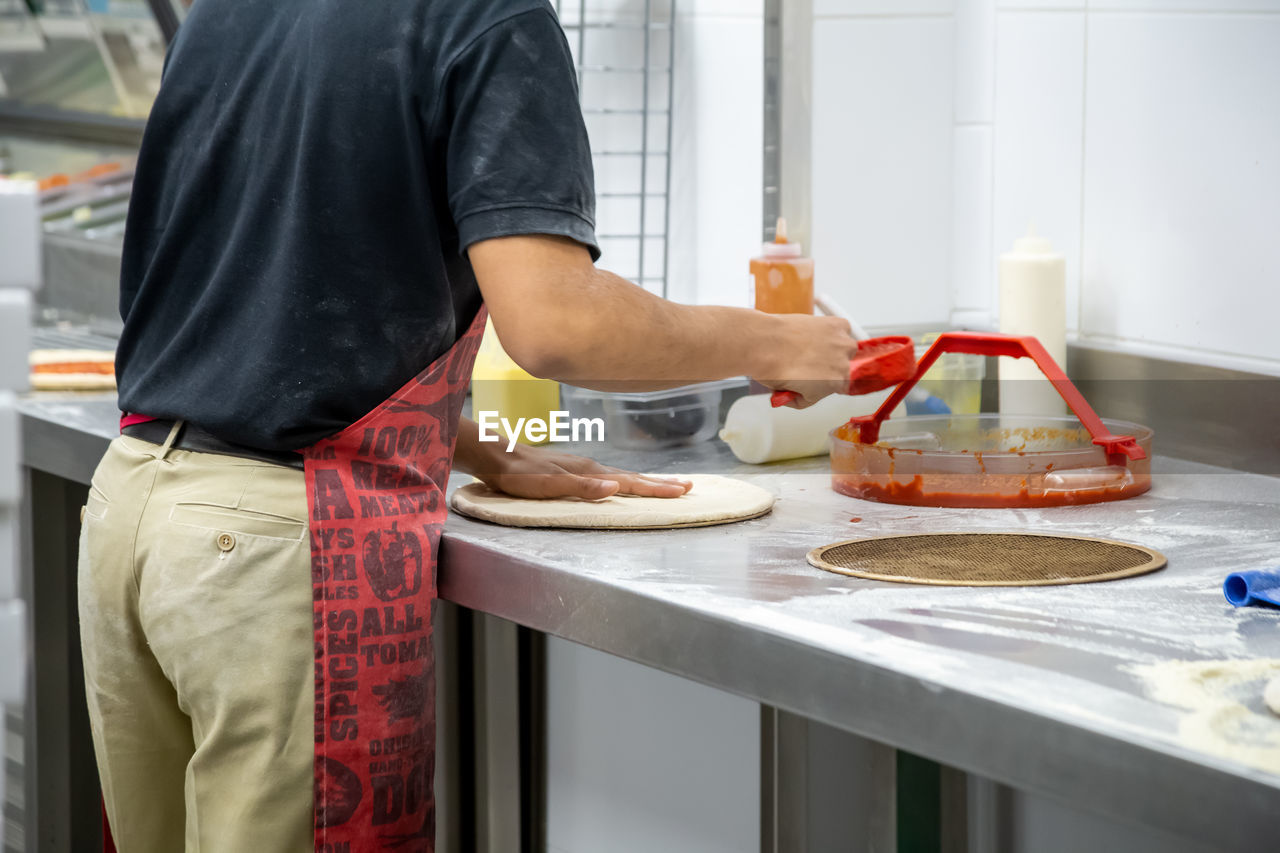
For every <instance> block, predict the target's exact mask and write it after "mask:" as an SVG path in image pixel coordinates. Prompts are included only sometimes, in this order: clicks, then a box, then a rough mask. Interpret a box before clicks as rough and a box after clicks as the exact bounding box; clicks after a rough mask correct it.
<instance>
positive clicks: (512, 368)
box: [471, 323, 560, 444]
mask: <svg viewBox="0 0 1280 853" xmlns="http://www.w3.org/2000/svg"><path fill="white" fill-rule="evenodd" d="M559 408H560V383H559V382H556V381H554V380H552V379H539V378H538V377H536V376H534V375H533V374H531V373H529V372H528V371H527V370H525V369H524V368H522V367H521V366H520V365H518V364H516V363H515V361H514V360H513V359H512V358H511V356H509V355H507V351H506V350H504V349H503V348H502V343H501V342H500V341H499V340H498V335H497V333H496V332H494V330H493V324H492V323H488V324H486V325H485V329H484V337H483V338H482V339H481V341H480V350H479V352H477V353H476V364H475V367H474V368H473V369H472V371H471V417H472V419H473V420H477V421H478V420H480V413H481V412H497V418H499V419H502V418H505V419H506V420H507V421H508V422H509V423H511V424H512V425H515V424H516V423H517V422H518V421H519V419H520V418H525V419H529V418H541V419H542V420H543V421H546V420H548V418H549V417H550V415H551V412H553V411H556V410H558V409H559ZM498 432H499V433H501V434H502V436H503V440H504V441H506V440H507V439H509V438H510V436H509V435H507V431H506V430H505V429H504V428H502V427H501V426H499V427H498ZM517 440H518V441H519V442H520V443H521V444H534V443H539V444H540V443H543V442H531V441H529V440H528V439H527V438H526V436H525V434H524V431H523V430H521V433H520V435H519V436H518V437H517Z"/></svg>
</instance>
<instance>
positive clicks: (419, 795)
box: [80, 0, 856, 853]
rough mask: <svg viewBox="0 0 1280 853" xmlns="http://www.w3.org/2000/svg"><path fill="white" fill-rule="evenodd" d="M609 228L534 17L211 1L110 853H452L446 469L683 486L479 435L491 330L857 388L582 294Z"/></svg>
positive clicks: (133, 537) (107, 607)
mask: <svg viewBox="0 0 1280 853" xmlns="http://www.w3.org/2000/svg"><path fill="white" fill-rule="evenodd" d="M593 208H594V194H593V188H592V176H591V166H590V154H589V149H588V142H587V137H586V132H585V129H584V127H583V123H582V119H581V113H580V111H579V108H578V105H577V93H576V84H575V78H574V69H573V66H572V60H571V57H570V53H569V50H568V47H567V44H566V42H565V39H564V36H563V33H562V32H561V30H560V28H559V26H558V23H557V21H556V19H555V17H554V15H553V13H552V11H551V9H550V7H549V6H548V4H547V3H546V2H545V0H471V2H459V0H405V1H404V2H398V3H382V4H378V3H374V4H368V3H362V4H342V3H317V2H314V0H273V2H270V3H268V2H260V0H259V2H253V0H199V2H198V3H196V4H195V5H194V6H193V8H192V10H191V13H190V15H189V17H188V18H187V20H186V21H185V22H184V23H183V25H182V27H181V29H180V31H179V33H178V36H177V38H176V40H175V42H174V44H173V45H172V47H171V49H170V53H169V56H168V58H167V65H166V71H165V77H164V82H163V85H162V87H161V91H160V95H159V97H158V98H157V100H156V103H155V106H154V108H153V111H152V114H151V117H150V120H149V122H148V125H147V131H146V135H145V138H144V141H143V145H142V149H141V152H140V155H139V162H138V171H137V176H136V178H135V184H134V193H133V199H132V202H131V206H130V213H129V222H128V231H127V233H126V239H125V249H124V262H123V267H122V273H121V312H122V315H123V317H124V320H125V326H124V332H123V334H122V336H121V339H120V346H119V351H118V362H117V363H118V377H119V384H120V405H121V408H122V410H124V411H125V412H126V413H127V414H126V416H125V417H124V419H123V420H122V430H123V433H124V434H123V435H122V437H121V438H119V439H117V440H116V441H115V442H113V444H112V447H111V449H110V451H109V452H108V454H107V456H106V457H105V458H104V460H103V462H102V464H101V465H100V467H99V469H98V472H97V473H96V474H95V477H94V483H93V488H92V489H91V492H90V496H89V501H88V505H87V507H86V515H85V526H84V531H83V533H82V540H81V567H80V596H81V603H80V616H81V630H82V638H83V650H84V657H85V671H86V675H85V678H86V688H87V694H88V701H89V707H90V716H91V720H92V724H93V734H94V739H95V747H96V750H97V757H98V764H99V770H100V775H101V778H102V783H103V791H104V797H105V800H106V805H107V811H108V816H109V819H110V824H111V828H112V831H113V834H114V836H115V840H116V843H117V845H118V847H119V849H120V850H121V851H122V853H135V851H172V850H177V849H181V848H183V847H184V845H185V849H187V850H188V851H197V850H198V851H202V853H210V851H235V852H236V853H242V851H249V850H254V851H258V850H261V851H302V850H306V849H310V848H311V847H312V846H313V844H314V846H315V848H316V849H334V850H339V849H346V850H351V851H361V850H376V849H395V850H430V849H432V845H433V840H432V833H433V827H434V822H433V814H434V813H433V801H432V798H431V792H430V781H431V775H432V769H433V760H434V716H433V714H434V684H433V680H432V662H431V643H430V607H431V600H432V598H433V594H434V568H435V554H436V544H437V542H438V538H439V530H440V527H441V526H442V524H443V520H444V514H445V511H446V510H445V507H444V502H443V488H444V485H445V480H446V478H447V476H448V472H449V470H450V467H451V466H456V467H457V468H458V469H460V470H462V471H466V472H468V473H474V474H476V475H477V476H480V477H481V478H482V479H484V480H486V481H487V482H488V483H490V484H491V485H492V486H494V487H495V488H498V489H501V490H504V491H507V492H509V493H511V494H515V495H521V496H528V497H552V496H561V495H573V496H578V497H582V498H589V499H595V498H603V497H606V496H608V495H610V494H613V493H616V492H618V491H623V492H628V493H634V494H642V495H655V496H660V497H675V496H678V495H680V494H683V493H684V492H685V491H686V490H687V489H688V484H687V483H684V482H681V481H679V480H673V479H667V478H651V477H644V476H641V475H637V474H634V473H630V472H625V471H618V470H614V469H609V468H605V467H602V466H600V465H597V464H596V463H594V462H592V461H590V460H587V459H583V458H580V457H574V456H567V455H564V454H557V453H550V452H545V451H537V450H531V449H528V448H520V449H518V450H517V451H515V452H513V453H510V454H508V453H506V452H504V451H503V449H502V446H501V445H500V444H493V443H481V442H479V441H478V435H477V427H476V425H475V424H474V423H472V422H470V421H468V420H465V419H460V418H459V410H460V406H461V399H462V394H463V392H464V391H465V387H466V383H467V379H468V377H469V374H470V365H471V359H472V357H473V356H474V352H475V346H476V344H477V341H478V333H479V328H480V326H481V325H482V323H483V319H484V311H485V307H487V311H488V312H489V315H490V316H491V318H492V322H493V323H494V325H495V328H496V330H497V332H498V334H499V336H500V337H501V339H502V341H503V343H504V345H505V346H506V348H507V350H508V352H509V353H510V354H511V356H512V357H513V358H514V359H515V360H516V361H517V362H518V363H520V364H521V365H522V366H524V367H525V368H526V369H528V370H529V371H530V372H532V373H534V374H536V375H538V376H545V377H551V378H555V379H560V380H565V381H568V382H571V383H575V384H579V385H584V386H588V387H591V386H596V387H602V386H604V385H606V384H607V383H609V382H613V381H618V380H627V381H630V382H631V383H632V385H633V387H634V386H643V387H648V388H661V387H671V386H674V385H678V384H681V383H682V382H685V381H691V380H698V379H715V378H722V377H726V376H734V375H740V374H743V373H746V374H749V375H751V376H754V377H757V378H759V379H761V381H764V382H766V384H768V385H770V386H771V387H786V388H790V389H793V390H796V391H798V392H800V393H801V395H802V396H803V397H804V399H805V400H806V401H809V402H812V401H814V400H816V399H818V398H820V397H822V396H824V395H826V394H828V393H831V392H834V391H837V390H839V388H840V386H841V384H842V382H843V381H844V380H845V379H846V377H847V371H848V362H849V358H850V357H851V355H852V354H853V352H854V350H855V348H856V344H855V342H854V341H853V340H852V338H850V336H849V332H848V326H847V325H846V324H845V323H844V322H843V321H840V320H834V319H828V318H814V317H801V316H788V317H775V316H770V315H764V314H760V313H757V312H753V311H748V310H743V309H732V308H717V307H689V306H680V305H676V304H673V303H669V302H665V301H663V300H661V299H658V298H657V297H654V296H652V295H650V294H648V293H646V292H645V291H644V290H642V289H641V288H638V287H635V286H633V285H632V284H630V283H628V282H626V281H624V280H622V279H620V278H618V277H616V276H614V275H612V274H610V273H607V272H604V271H602V270H598V269H596V268H595V266H594V265H593V260H594V258H595V256H597V255H598V250H597V249H596V245H595V235H594V231H593V221H592V217H593ZM455 437H456V452H455Z"/></svg>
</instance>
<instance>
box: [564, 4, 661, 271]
mask: <svg viewBox="0 0 1280 853" xmlns="http://www.w3.org/2000/svg"><path fill="white" fill-rule="evenodd" d="M555 9H556V14H557V15H558V16H559V18H560V25H561V26H562V27H564V30H565V34H566V35H567V36H568V39H569V46H570V48H571V50H572V51H573V56H574V62H575V64H576V66H577V70H578V93H579V97H580V100H581V103H582V114H583V118H584V119H585V121H586V124H587V132H588V133H589V134H590V136H591V158H592V164H593V167H594V169H595V176H596V237H597V239H598V240H599V241H600V248H601V251H602V252H604V255H605V258H606V260H607V263H608V265H609V269H611V270H613V271H614V272H616V273H618V274H619V275H622V276H625V277H627V278H630V279H631V280H632V281H634V282H636V283H637V284H639V285H641V286H642V287H644V288H646V289H648V290H652V291H654V292H656V293H659V294H661V295H662V296H666V295H667V255H668V252H667V238H668V223H669V221H670V208H671V203H670V198H671V192H670V191H671V104H672V85H673V82H674V77H675V75H674V73H673V72H674V61H673V59H674V56H675V53H674V45H675V38H674V36H675V29H674V22H675V11H676V10H675V0H605V2H602V0H592V2H591V3H588V2H587V0H555Z"/></svg>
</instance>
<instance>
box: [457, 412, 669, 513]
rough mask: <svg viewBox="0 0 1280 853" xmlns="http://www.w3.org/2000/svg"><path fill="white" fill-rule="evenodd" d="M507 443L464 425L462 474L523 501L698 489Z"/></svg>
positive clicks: (654, 494) (460, 434)
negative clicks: (489, 439) (486, 437)
mask: <svg viewBox="0 0 1280 853" xmlns="http://www.w3.org/2000/svg"><path fill="white" fill-rule="evenodd" d="M502 444H503V443H481V442H480V440H479V427H477V425H476V423H475V421H472V420H469V419H467V418H462V419H461V421H460V422H459V424H458V448H457V451H456V453H455V455H454V462H455V467H457V468H458V470H460V471H463V472H465V473H467V474H471V475H472V476H474V477H477V478H479V479H480V480H482V481H484V483H485V485H487V486H489V487H490V488H492V489H497V490H498V491H500V492H505V493H506V494H508V495H512V496H513V497H517V498H582V499H583V500H590V501H598V500H603V499H605V498H607V497H610V496H611V495H618V494H621V495H645V496H648V497H655V498H678V497H680V496H681V495H683V494H684V493H685V492H687V491H689V489H690V488H691V487H692V486H693V484H692V483H690V482H689V481H688V480H681V479H680V478H678V477H654V476H649V475H646V474H637V473H635V472H634V471H624V470H622V469H620V468H610V467H608V466H605V465H601V464H600V463H599V462H596V461H595V460H593V459H587V458H586V457H584V456H574V455H572V454H569V453H557V452H555V451H553V450H540V449H538V448H534V447H527V446H525V445H521V444H518V445H516V447H515V449H514V450H512V451H511V452H510V453H508V452H506V451H505V450H503V449H499V448H500V446H501V445H502Z"/></svg>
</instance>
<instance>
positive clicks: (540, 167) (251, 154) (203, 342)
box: [117, 0, 599, 450]
mask: <svg viewBox="0 0 1280 853" xmlns="http://www.w3.org/2000/svg"><path fill="white" fill-rule="evenodd" d="M594 209H595V196H594V191H593V180H592V172H591V154H590V149H589V146H588V141H587V133H586V129H585V127H584V125H583V121H582V113H581V110H580V109H579V106H578V101H577V84H576V79H575V76H574V68H573V61H572V58H571V56H570V53H569V47H568V44H567V42H566V41H565V38H564V33H563V32H562V30H561V29H560V26H559V24H558V22H557V20H556V18H555V15H554V13H553V12H552V10H551V8H550V6H549V5H548V4H547V3H546V2H545V0H395V1H394V2H374V3H353V2H349V0H199V2H197V3H195V4H194V5H193V6H192V9H191V13H190V15H189V17H188V18H187V19H186V21H185V22H183V24H182V26H181V27H180V28H179V31H178V35H177V38H176V39H175V40H174V43H173V45H172V46H171V48H170V52H169V56H168V59H167V65H166V70H165V76H164V81H163V83H162V85H161V88H160V95H159V97H158V98H157V99H156V103H155V106H154V108H153V109H152V112H151V116H150V119H149V120H148V122H147V128H146V134H145V137H144V139H143V143H142V149H141V152H140V154H139V159H138V171H137V175H136V177H135V179H134V188H133V197H132V201H131V203H130V209H129V220H128V227H127V230H126V233H125V245H124V260H123V267H122V271H121V295H120V310H121V314H122V316H123V317H124V321H125V322H124V332H123V334H122V336H121V339H120V346H119V350H118V353H117V372H118V378H119V384H120V407H121V409H123V410H124V411H127V412H133V413H137V414H143V415H150V416H152V417H157V418H171V419H185V420H187V421H190V422H192V423H195V424H199V425H200V426H202V427H204V428H205V429H207V430H209V431H210V432H212V433H214V434H215V435H217V436H219V437H221V438H223V439H225V440H227V441H233V442H237V443H240V444H246V445H250V446H254V447H261V448H269V449H276V450H284V449H297V448H301V447H304V446H306V445H309V444H312V443H314V442H315V441H317V440H319V439H321V438H323V437H325V436H328V435H332V434H333V433H335V432H338V431H339V430H341V429H343V428H344V427H346V426H348V425H349V424H351V423H353V422H354V421H356V420H358V419H359V418H360V417H361V416H362V415H364V414H365V413H366V412H368V411H369V410H370V409H373V408H374V407H375V406H377V404H378V403H380V402H382V401H383V400H384V399H386V398H387V397H388V396H390V395H391V393H393V392H394V391H395V390H396V389H397V388H399V387H400V386H401V385H403V384H404V383H406V382H408V381H409V380H410V379H412V378H413V377H414V376H415V375H417V373H418V372H419V371H421V370H422V369H423V368H425V367H426V366H427V365H428V364H430V362H431V361H433V360H434V359H435V358H436V357H437V356H439V355H441V354H442V353H444V352H445V351H446V350H447V349H448V348H449V347H450V346H451V345H452V344H453V342H454V341H455V340H456V339H457V337H458V336H459V335H460V334H461V333H462V332H463V331H465V329H466V327H467V325H468V324H469V323H470V321H471V319H472V318H473V317H474V316H475V313H476V311H477V310H478V308H479V306H480V301H481V299H480V293H479V290H478V289H477V287H476V282H475V276H474V274H473V273H472V270H471V264H470V263H469V261H468V260H467V258H466V256H465V255H464V254H463V252H464V250H465V249H466V248H467V247H468V246H469V245H470V244H471V243H474V242H476V241H477V240H483V239H487V238H490V237H499V236H506V235H512V234H556V235H562V236H567V237H571V238H573V239H575V240H577V241H579V242H581V243H583V244H585V245H586V246H587V247H588V248H590V250H591V252H592V255H593V257H595V256H598V254H599V252H598V250H597V248H596V245H595V232H594V222H593V217H594Z"/></svg>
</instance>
